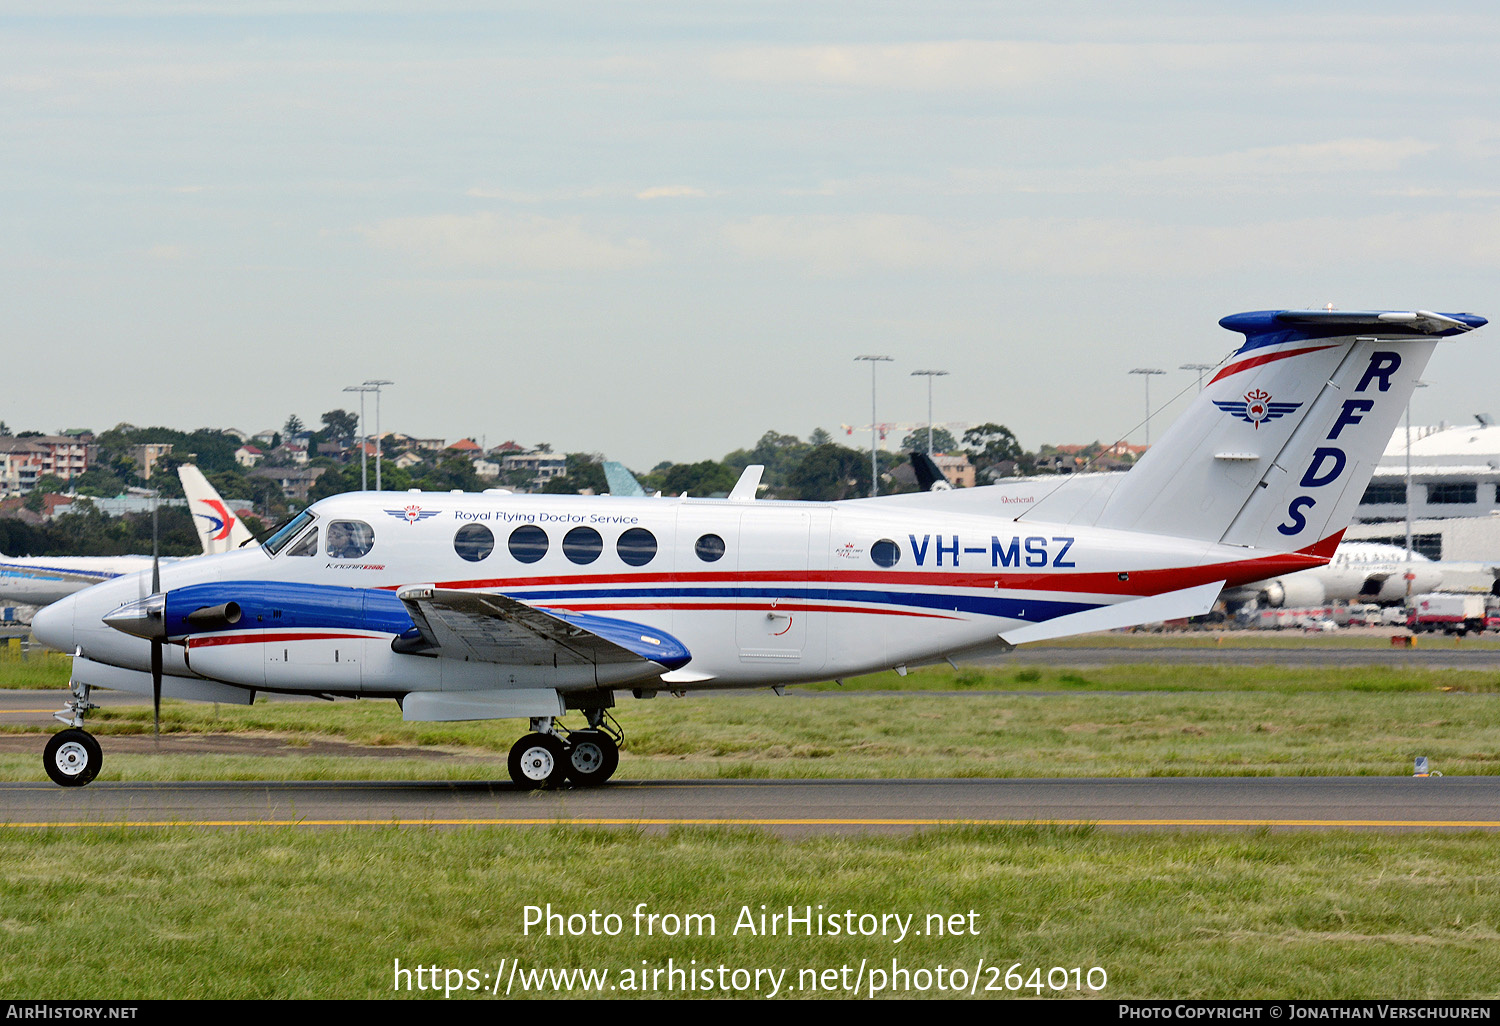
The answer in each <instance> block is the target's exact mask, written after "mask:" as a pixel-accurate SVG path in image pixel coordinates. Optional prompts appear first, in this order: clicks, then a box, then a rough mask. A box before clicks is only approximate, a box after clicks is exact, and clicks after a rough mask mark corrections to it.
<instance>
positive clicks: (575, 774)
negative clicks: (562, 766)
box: [568, 730, 620, 787]
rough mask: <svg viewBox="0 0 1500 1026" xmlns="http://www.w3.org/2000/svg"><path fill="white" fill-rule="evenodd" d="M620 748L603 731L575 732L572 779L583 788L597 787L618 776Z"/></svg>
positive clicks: (570, 741)
mask: <svg viewBox="0 0 1500 1026" xmlns="http://www.w3.org/2000/svg"><path fill="white" fill-rule="evenodd" d="M619 765H620V748H619V746H618V745H616V744H615V739H614V738H612V737H610V736H609V735H608V734H606V733H604V731H602V730H575V731H574V732H573V733H572V734H569V735H568V779H569V780H571V781H573V783H575V784H577V785H578V786H579V787H596V786H598V785H599V784H602V783H604V782H605V781H606V780H608V779H609V778H610V777H612V776H614V774H615V770H616V768H618V767H619Z"/></svg>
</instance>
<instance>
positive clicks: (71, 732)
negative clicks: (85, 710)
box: [42, 727, 104, 787]
mask: <svg viewBox="0 0 1500 1026" xmlns="http://www.w3.org/2000/svg"><path fill="white" fill-rule="evenodd" d="M103 765H104V752H103V751H102V750H101V749H100V748H99V742H98V741H95V740H94V735H92V734H90V733H89V732H88V731H86V730H80V729H78V728H77V727H69V728H68V729H67V730H60V731H58V732H57V733H56V734H53V735H52V737H51V738H49V739H48V740H47V747H46V749H45V750H44V751H43V752H42V766H43V767H44V768H45V769H46V770H47V776H49V777H51V778H52V782H53V783H54V784H60V785H61V786H63V787H82V786H83V785H84V784H87V783H88V782H89V781H90V780H93V779H94V778H95V777H97V776H98V775H99V768H100V767H101V766H103Z"/></svg>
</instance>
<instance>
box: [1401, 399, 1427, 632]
mask: <svg viewBox="0 0 1500 1026" xmlns="http://www.w3.org/2000/svg"><path fill="white" fill-rule="evenodd" d="M1426 387H1427V382H1425V381H1422V380H1420V379H1419V380H1418V381H1417V385H1416V388H1414V389H1412V394H1411V395H1412V396H1414V395H1416V394H1417V391H1416V389H1417V388H1426ZM1406 562H1407V567H1406V601H1407V602H1408V603H1410V602H1411V580H1412V572H1411V565H1410V564H1411V396H1407V397H1406Z"/></svg>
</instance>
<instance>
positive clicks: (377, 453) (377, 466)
mask: <svg viewBox="0 0 1500 1026" xmlns="http://www.w3.org/2000/svg"><path fill="white" fill-rule="evenodd" d="M394 384H395V382H394V381H381V380H376V381H366V382H365V385H366V387H368V388H372V389H374V390H375V490H376V491H377V492H378V491H380V458H381V456H382V455H383V453H382V451H381V448H380V386H381V385H394Z"/></svg>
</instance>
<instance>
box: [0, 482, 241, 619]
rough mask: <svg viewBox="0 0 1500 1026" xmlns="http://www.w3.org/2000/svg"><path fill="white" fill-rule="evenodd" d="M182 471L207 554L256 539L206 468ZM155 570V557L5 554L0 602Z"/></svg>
mask: <svg viewBox="0 0 1500 1026" xmlns="http://www.w3.org/2000/svg"><path fill="white" fill-rule="evenodd" d="M177 474H178V477H180V478H181V480H182V488H183V493H184V494H185V495H186V496H187V500H188V510H189V512H191V513H192V515H193V523H194V525H195V526H196V527H197V529H198V540H199V542H200V543H201V544H202V546H203V552H204V554H205V555H213V554H215V553H219V552H228V551H229V550H230V549H232V548H239V547H240V546H241V545H243V544H244V543H245V542H248V541H250V540H251V534H250V529H249V528H248V527H246V526H245V525H244V524H243V523H241V522H240V518H239V517H237V516H235V515H234V514H233V513H232V512H231V511H230V509H229V507H228V506H226V505H225V504H224V500H223V499H222V498H220V496H219V493H218V492H217V491H216V490H215V489H214V486H213V485H211V484H209V483H208V480H207V478H205V477H204V476H203V472H202V471H200V470H199V469H198V468H197V467H195V466H193V465H192V464H186V463H185V464H183V465H182V466H180V467H178V468H177ZM163 562H164V563H165V562H168V560H163ZM150 569H151V557H150V556H6V555H0V603H16V604H17V605H25V606H45V605H47V604H48V603H51V602H56V601H57V600H58V599H61V598H64V597H66V596H68V595H71V594H73V593H74V592H77V591H82V590H83V589H84V588H90V587H93V586H94V585H96V584H100V583H102V582H104V581H111V580H114V579H115V578H117V577H124V576H126V575H127V574H133V573H138V572H140V571H149V570H150Z"/></svg>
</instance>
